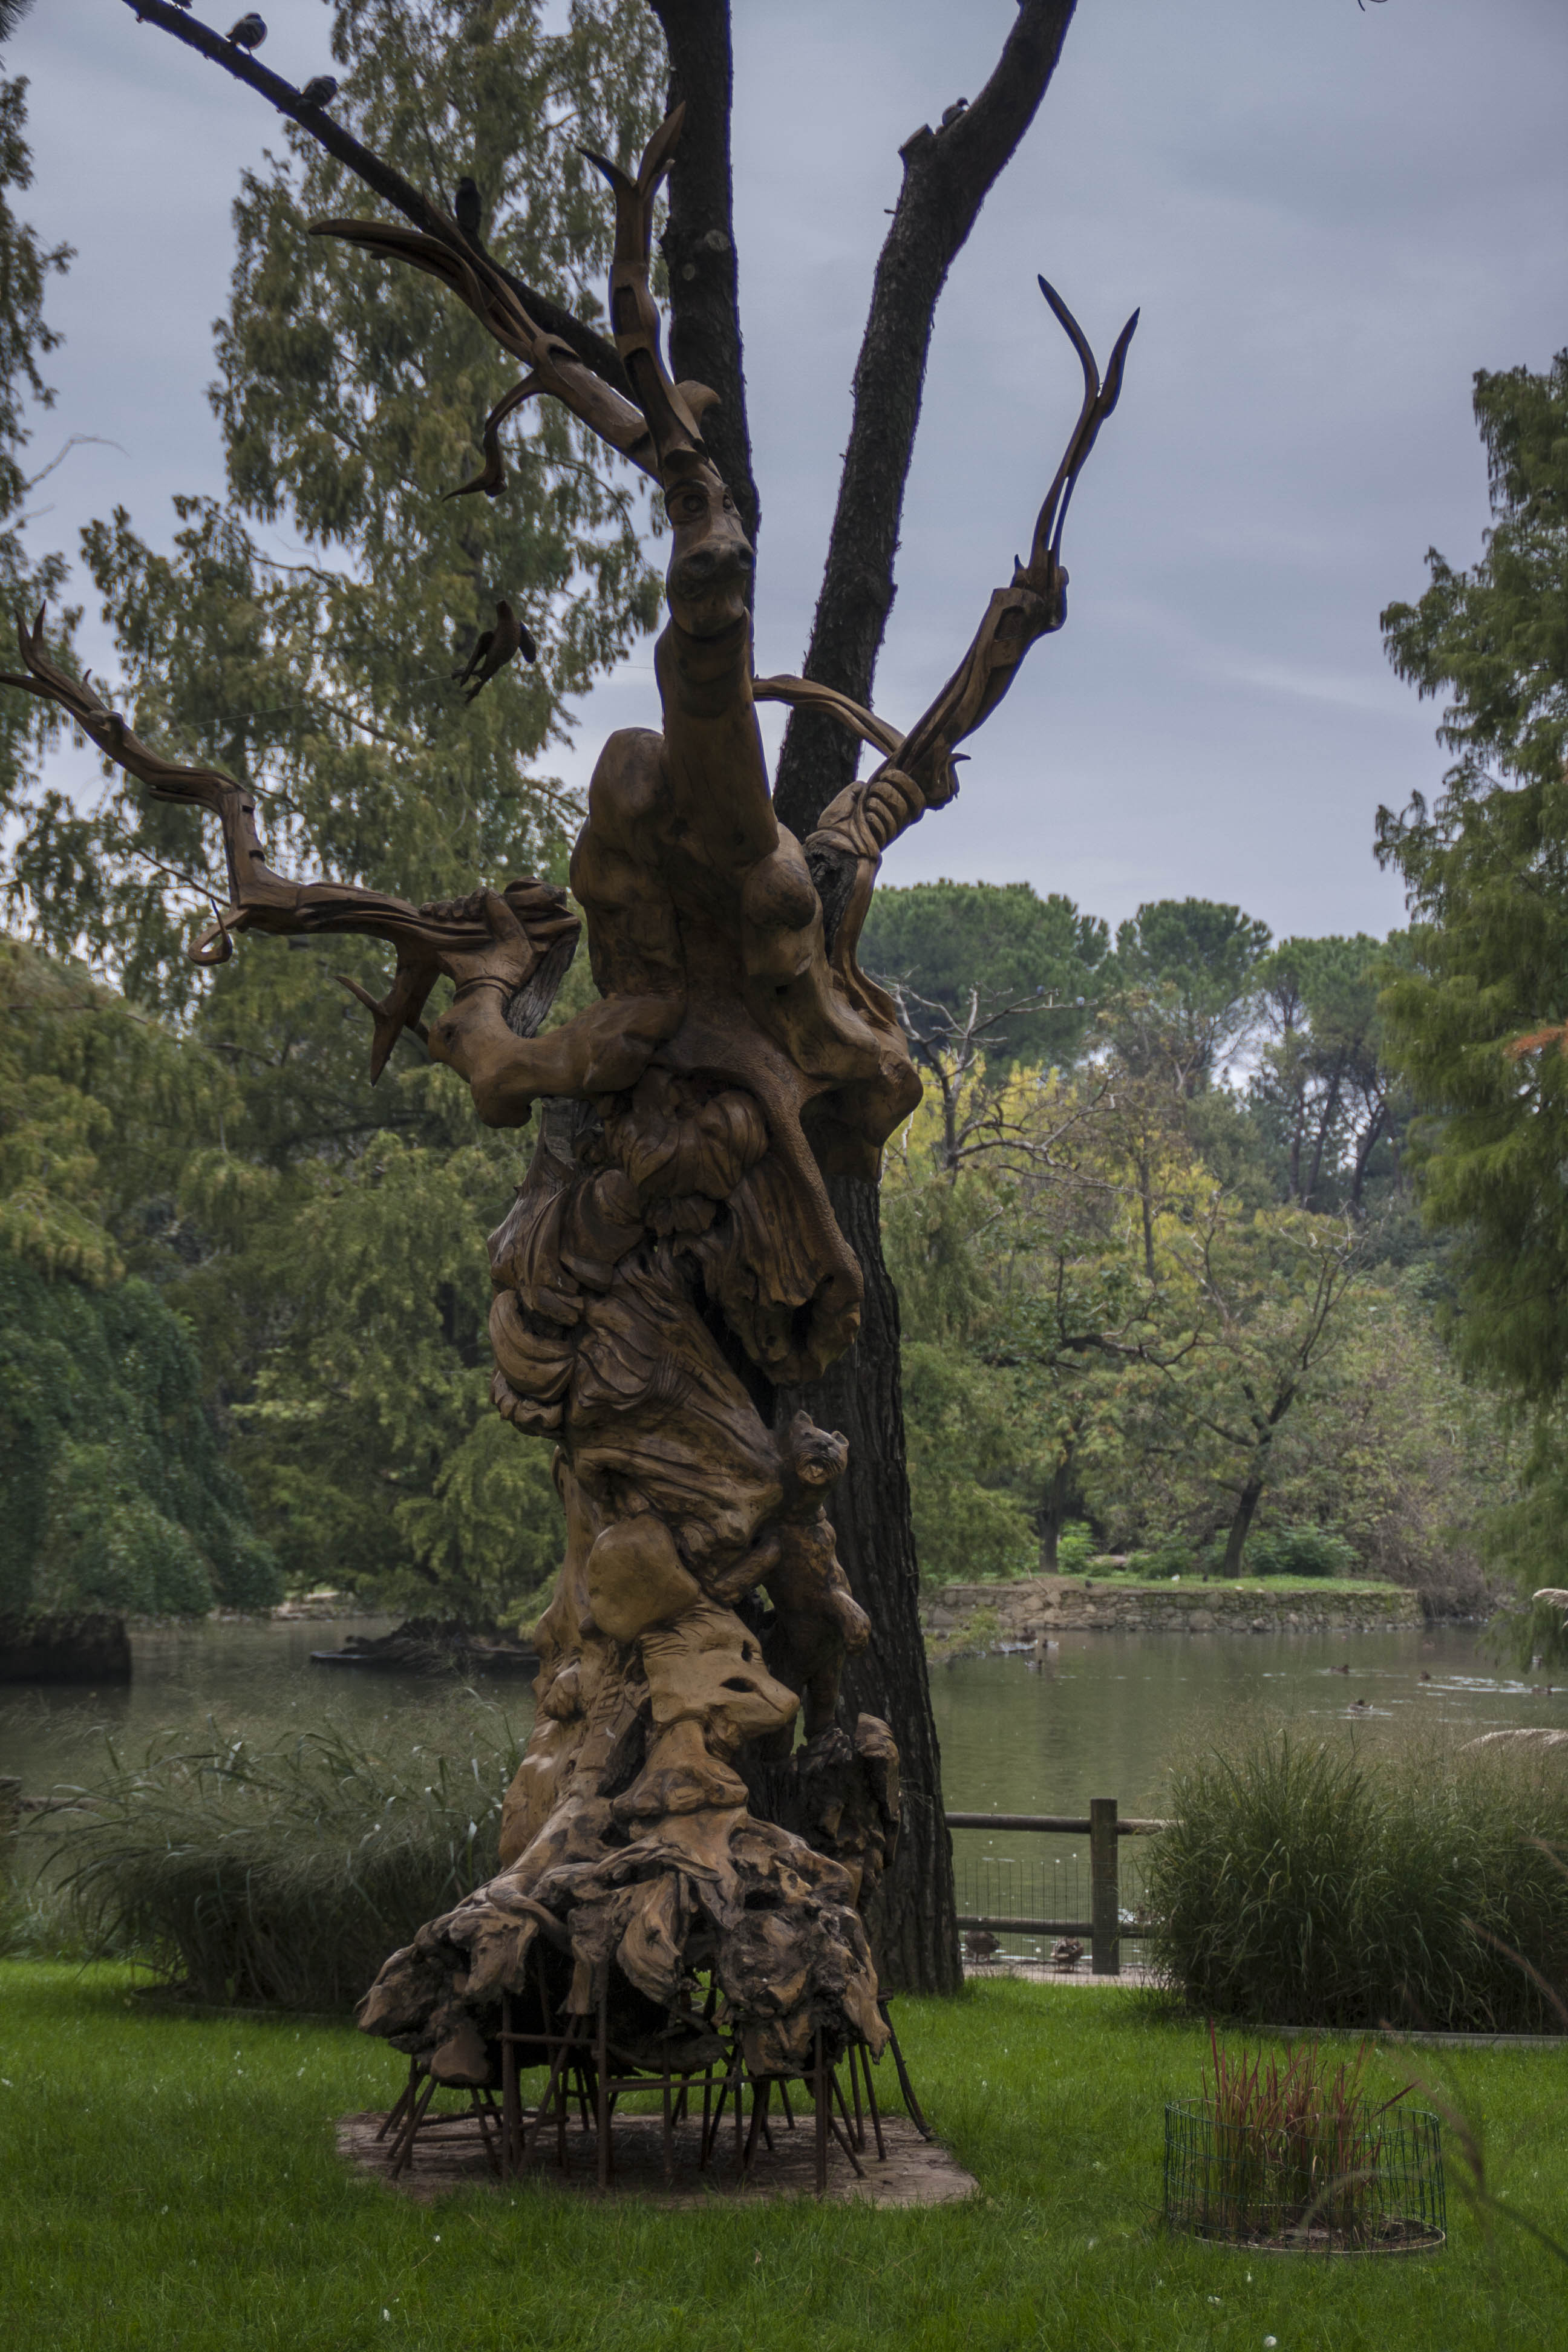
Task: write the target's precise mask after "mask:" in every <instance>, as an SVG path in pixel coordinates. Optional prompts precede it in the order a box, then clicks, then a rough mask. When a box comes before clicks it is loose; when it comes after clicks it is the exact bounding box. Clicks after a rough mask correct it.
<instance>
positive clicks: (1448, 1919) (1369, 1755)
mask: <svg viewBox="0 0 1568 2352" xmlns="http://www.w3.org/2000/svg"><path fill="white" fill-rule="evenodd" d="M1168 1811H1169V1813H1170V1814H1171V1816H1172V1826H1171V1827H1170V1828H1169V1829H1168V1830H1166V1831H1165V1832H1163V1835H1162V1836H1161V1837H1160V1838H1159V1839H1157V1840H1156V1841H1154V1843H1153V1846H1152V1852H1151V1854H1150V1858H1149V1861H1148V1863H1147V1864H1146V1874H1145V1886H1144V1894H1145V1901H1146V1903H1147V1905H1148V1907H1149V1909H1150V1910H1151V1911H1152V1913H1153V1915H1154V1916H1155V1918H1156V1920H1157V1921H1158V1922H1159V1923H1160V1924H1159V1933H1158V1936H1157V1938H1156V1941H1155V1943H1154V1946H1153V1957H1154V1959H1155V1963H1156V1965H1157V1966H1158V1967H1159V1968H1161V1969H1162V1970H1163V1972H1164V1973H1165V1974H1166V1975H1167V1976H1168V1978H1169V1979H1170V1980H1171V1981H1172V1982H1173V1983H1174V1984H1176V1985H1179V1986H1180V1987H1181V1989H1182V1990H1183V1992H1184V1994H1185V1996H1186V1998H1187V2000H1189V2001H1190V2002H1192V2003H1193V2004H1194V2007H1198V2008H1202V2009H1204V2010H1212V2011H1217V2012H1219V2013H1220V2014H1222V2015H1235V2016H1239V2017H1247V2018H1258V2019H1262V2020H1265V2021H1269V2022H1273V2023H1281V2022H1289V2023H1291V2024H1297V2025H1325V2026H1342V2027H1360V2026H1363V2025H1371V2026H1377V2025H1381V2024H1384V2023H1386V2022H1392V2023H1394V2024H1396V2025H1400V2026H1404V2027H1407V2028H1411V2029H1421V2028H1455V2029H1459V2030H1464V2031H1481V2032H1521V2033H1531V2032H1554V2031H1557V2030H1558V2029H1559V2026H1560V2017H1559V2014H1558V2012H1557V2005H1556V2003H1555V2001H1554V2000H1553V1999H1552V1995H1551V1993H1550V1992H1549V1990H1547V1987H1548V1986H1549V1985H1552V1984H1558V1985H1562V1984H1568V1773H1564V1772H1563V1769H1562V1766H1561V1763H1560V1762H1559V1761H1558V1760H1557V1759H1555V1758H1553V1757H1552V1756H1550V1755H1548V1756H1542V1755H1540V1754H1539V1753H1537V1752H1531V1751H1526V1752H1525V1753H1523V1754H1521V1752H1520V1751H1518V1750H1517V1749H1513V1748H1480V1749H1476V1748H1467V1747H1464V1746H1461V1747H1459V1748H1443V1747H1441V1746H1439V1745H1438V1744H1436V1743H1435V1742H1428V1741H1425V1740H1422V1741H1411V1742H1409V1743H1407V1744H1402V1745H1401V1746H1400V1747H1399V1748H1377V1747H1374V1746H1363V1745H1361V1744H1359V1743H1358V1742H1357V1741H1356V1739H1355V1738H1353V1737H1352V1736H1351V1735H1349V1734H1345V1735H1342V1736H1335V1737H1332V1738H1321V1736H1315V1735H1312V1734H1308V1735H1306V1736H1305V1737H1303V1736H1301V1735H1299V1734H1296V1733H1292V1732H1290V1731H1281V1730H1278V1729H1274V1728H1268V1729H1265V1730H1262V1731H1254V1732H1247V1731H1243V1732H1242V1733H1240V1734H1239V1735H1237V1737H1236V1738H1234V1739H1232V1740H1230V1741H1228V1742H1224V1743H1222V1744H1220V1745H1217V1746H1215V1747H1213V1748H1209V1749H1208V1750H1207V1751H1205V1752H1204V1753H1201V1754H1199V1755H1198V1756H1197V1757H1196V1758H1194V1759H1192V1760H1191V1761H1189V1762H1188V1763H1186V1764H1184V1765H1183V1766H1181V1767H1179V1768H1178V1769H1177V1770H1176V1771H1175V1772H1174V1773H1173V1776H1172V1781H1171V1790H1170V1797H1169V1800H1168Z"/></svg>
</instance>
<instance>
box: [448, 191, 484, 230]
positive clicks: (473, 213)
mask: <svg viewBox="0 0 1568 2352" xmlns="http://www.w3.org/2000/svg"><path fill="white" fill-rule="evenodd" d="M452 210H453V213H454V214H455V215H456V216H457V222H458V227H459V228H460V229H461V230H462V232H463V235H464V236H466V237H468V239H469V240H470V241H471V242H473V243H475V244H477V243H478V242H479V215H480V211H481V206H480V204H479V183H478V182H477V181H475V180H459V181H458V187H457V193H456V194H455V195H454V196H453V198H452Z"/></svg>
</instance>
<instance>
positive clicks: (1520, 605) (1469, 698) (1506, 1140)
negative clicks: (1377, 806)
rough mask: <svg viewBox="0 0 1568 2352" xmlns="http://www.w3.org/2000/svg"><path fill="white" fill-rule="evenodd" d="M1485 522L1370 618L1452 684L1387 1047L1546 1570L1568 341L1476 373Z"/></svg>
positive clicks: (1424, 685)
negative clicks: (1538, 366)
mask: <svg viewBox="0 0 1568 2352" xmlns="http://www.w3.org/2000/svg"><path fill="white" fill-rule="evenodd" d="M1475 406H1476V418H1477V422H1478V424H1479V427H1480V432H1481V437H1482V440H1483V442H1484V443H1485V446H1486V450H1487V459H1488V469H1489V478H1490V488H1491V501H1492V513H1493V518H1494V520H1493V523H1492V528H1491V530H1489V533H1488V535H1487V541H1486V546H1485V550H1484V551H1483V553H1482V555H1481V558H1480V561H1479V562H1478V563H1477V564H1476V565H1475V566H1474V567H1473V568H1472V569H1471V570H1469V571H1468V572H1463V571H1456V570H1455V569H1454V568H1453V567H1452V566H1451V565H1450V564H1448V563H1447V562H1446V561H1445V560H1444V558H1443V557H1442V556H1441V555H1439V554H1438V553H1437V552H1436V550H1435V549H1434V550H1433V551H1431V552H1430V553H1429V554H1428V556H1427V567H1428V571H1429V573H1430V584H1429V586H1428V587H1427V590H1426V593H1425V595H1423V596H1422V597H1421V599H1420V600H1419V602H1418V603H1416V604H1414V605H1411V604H1393V605H1390V607H1389V608H1388V610H1387V612H1385V613H1384V616H1383V625H1384V635H1385V639H1386V643H1387V646H1388V651H1389V656H1390V658H1391V660H1392V661H1393V663H1394V667H1395V668H1396V669H1397V670H1398V671H1399V673H1400V675H1401V676H1402V677H1406V678H1409V679H1410V680H1411V681H1412V683H1413V684H1414V685H1415V687H1416V688H1417V689H1418V690H1419V692H1420V693H1421V694H1423V695H1430V696H1434V697H1436V696H1438V695H1444V696H1446V697H1447V698H1448V701H1447V708H1446V709H1445V712H1444V718H1443V724H1442V728H1441V730H1440V740H1442V741H1443V742H1444V743H1445V744H1446V745H1447V747H1448V749H1449V750H1451V751H1454V752H1455V753H1456V754H1457V757H1456V760H1455V763H1454V765H1453V766H1452V767H1451V768H1450V769H1449V771H1448V772H1447V775H1446V777H1445V779H1444V785H1443V791H1442V793H1441V794H1440V795H1439V797H1438V798H1437V799H1436V802H1435V803H1434V804H1433V805H1432V806H1431V807H1430V808H1429V807H1427V805H1426V803H1424V802H1423V801H1421V800H1420V799H1416V800H1415V801H1414V802H1413V803H1412V804H1411V806H1410V808H1409V809H1408V810H1406V811H1405V813H1404V814H1402V815H1400V816H1395V815H1394V814H1393V813H1392V812H1390V811H1389V810H1386V809H1384V810H1381V811H1380V812H1379V817H1378V826H1379V835H1378V838H1379V853H1380V856H1382V857H1383V859H1384V862H1385V863H1389V864H1392V865H1393V866H1394V867H1395V868H1396V869H1397V870H1398V871H1399V872H1400V873H1401V874H1402V875H1403V876H1404V877H1405V883H1406V885H1407V887H1408V889H1409V893H1410V898H1411V905H1412V908H1413V911H1414V913H1415V917H1416V922H1415V927H1414V929H1413V931H1412V935H1411V954H1412V966H1411V969H1410V970H1409V971H1406V972H1405V973H1404V974H1403V975H1402V976H1400V977H1399V978H1397V979H1395V980H1394V982H1393V983H1392V985H1391V986H1390V987H1389V989H1388V990H1387V992H1386V993H1385V996H1384V1011H1385V1014H1386V1019H1387V1025H1388V1031H1389V1038H1390V1050H1391V1053H1392V1055H1393V1056H1394V1060H1395V1062H1396V1063H1397V1065H1398V1066H1400V1067H1401V1068H1402V1069H1403V1071H1404V1074H1405V1076H1406V1077H1407V1078H1408V1080H1409V1082H1410V1085H1411V1087H1412V1088H1413V1090H1414V1092H1415V1097H1416V1098H1417V1101H1418V1102H1419V1104H1420V1105H1421V1106H1422V1107H1423V1108H1424V1111H1425V1117H1424V1118H1422V1119H1421V1120H1420V1121H1419V1122H1418V1123H1417V1125H1416V1127H1415V1129H1414V1131H1413V1135H1412V1160H1413V1165H1414V1168H1415V1176H1416V1180H1417V1182H1418V1186H1419V1189H1420V1193H1421V1197H1422V1202H1423V1205H1424V1208H1425V1211H1426V1215H1427V1217H1428V1218H1429V1219H1430V1220H1431V1221H1432V1223H1435V1224H1436V1225H1437V1226H1439V1227H1441V1228H1444V1229H1446V1230H1447V1231H1448V1232H1450V1233H1452V1234H1454V1236H1455V1249H1454V1253H1453V1256H1452V1259H1451V1266H1452V1269H1453V1272H1454V1276H1455V1279H1456V1281H1457V1284H1458V1308H1457V1313H1456V1316H1455V1336H1456V1341H1457V1346H1458V1353H1459V1356H1460V1359H1461V1360H1462V1361H1463V1362H1464V1363H1465V1365H1466V1366H1467V1367H1468V1369H1469V1370H1471V1371H1472V1372H1473V1373H1476V1374H1478V1375H1479V1376H1481V1377H1483V1378H1484V1379H1486V1380H1488V1381H1492V1382H1495V1383H1496V1384H1497V1385H1498V1386H1499V1387H1500V1389H1501V1390H1502V1391H1504V1392H1505V1393H1506V1394H1508V1395H1509V1396H1510V1397H1511V1398H1512V1399H1513V1400H1514V1402H1515V1403H1516V1406H1517V1407H1518V1409H1519V1410H1520V1412H1521V1414H1522V1415H1523V1416H1524V1417H1525V1418H1526V1419H1527V1420H1529V1421H1530V1422H1531V1425H1532V1453H1531V1465H1530V1475H1529V1481H1528V1484H1529V1489H1530V1491H1529V1492H1528V1493H1527V1495H1526V1497H1525V1499H1524V1501H1523V1503H1522V1504H1521V1505H1520V1506H1519V1507H1516V1508H1515V1509H1513V1510H1512V1511H1510V1513H1508V1514H1506V1515H1505V1517H1504V1518H1503V1520H1501V1521H1500V1523H1499V1527H1498V1541H1499V1545H1500V1549H1501V1550H1502V1551H1504V1552H1506V1553H1507V1554H1509V1555H1510V1557H1511V1559H1512V1560H1513V1562H1514V1564H1515V1565H1517V1566H1518V1567H1519V1568H1520V1569H1521V1571H1522V1573H1523V1574H1524V1575H1525V1576H1526V1578H1527V1579H1530V1580H1534V1581H1536V1582H1539V1581H1542V1579H1543V1577H1545V1578H1549V1579H1551V1580H1552V1581H1555V1582H1561V1581H1562V1569H1563V1558H1564V1538H1563V1525H1564V1518H1563V1502H1564V1499H1565V1496H1564V1491H1563V1488H1564V1477H1563V1471H1562V1468H1561V1464H1562V1460H1563V1429H1562V1422H1561V1414H1562V1407H1563V1398H1564V1392H1565V1389H1568V1195H1565V1194H1564V1191H1563V1166H1564V1163H1565V1160H1568V1055H1565V1054H1564V1045H1565V1044H1568V1031H1565V1029H1564V1026H1563V1024H1564V1023H1565V1021H1568V775H1565V773H1564V767H1563V762H1564V757H1565V755H1568V352H1560V353H1559V354H1558V355H1557V358H1556V359H1555V360H1554V362H1552V367H1551V368H1550V370H1549V371H1548V372H1547V373H1545V374H1542V375H1537V374H1532V373H1531V372H1530V371H1529V370H1527V369H1524V368H1514V369H1511V370H1510V371H1508V372H1507V373H1501V374H1487V373H1481V374H1479V375H1478V376H1477V378H1476V399H1475Z"/></svg>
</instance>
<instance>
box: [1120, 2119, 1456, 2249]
mask: <svg viewBox="0 0 1568 2352" xmlns="http://www.w3.org/2000/svg"><path fill="white" fill-rule="evenodd" d="M1165 2224H1166V2227H1167V2228H1168V2229H1172V2230H1181V2231H1185V2232H1187V2233H1188V2234H1189V2235H1191V2236H1193V2237H1198V2238H1208V2239H1211V2240H1215V2241H1217V2242H1219V2243H1220V2244H1222V2245H1229V2246H1245V2247H1247V2249H1248V2250H1249V2251H1250V2252H1254V2253H1297V2252H1302V2253H1346V2254H1352V2253H1354V2254H1413V2253H1427V2252H1433V2251H1435V2250H1436V2248H1437V2247H1438V2246H1440V2245H1441V2244H1442V2243H1443V2242H1444V2239H1445V2237H1446V2235H1447V2207H1446V2204H1445V2201H1444V2195H1443V2143H1442V2126H1441V2124H1440V2123H1439V2121H1438V2119H1437V2117H1436V2116H1434V2115H1429V2114H1427V2113H1426V2111H1425V2110H1424V2109H1421V2108H1402V2109H1398V2110H1394V2109H1388V2108H1385V2109H1384V2110H1383V2111H1382V2112H1381V2113H1379V2112H1377V2111H1376V2110H1375V2109H1373V2108H1372V2107H1371V2106H1370V2105H1368V2104H1367V2103H1366V2102H1364V2101H1361V2102H1358V2103H1357V2104H1356V2105H1353V2106H1351V2107H1348V2108H1346V2109H1344V2110H1343V2111H1342V2112H1339V2113H1335V2114H1329V2115H1319V2116H1308V2117H1304V2118H1302V2119H1300V2121H1289V2122H1286V2123H1280V2124H1271V2125H1258V2124H1237V2123H1226V2122H1222V2121H1221V2120H1220V2119H1219V2118H1218V2117H1217V2116H1215V2112H1214V2109H1213V2107H1212V2106H1211V2105H1209V2104H1208V2103H1207V2102H1206V2101H1205V2100H1203V2099H1175V2100H1173V2101H1172V2102H1171V2103H1170V2104H1169V2105H1167V2107H1166V2109H1165Z"/></svg>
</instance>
